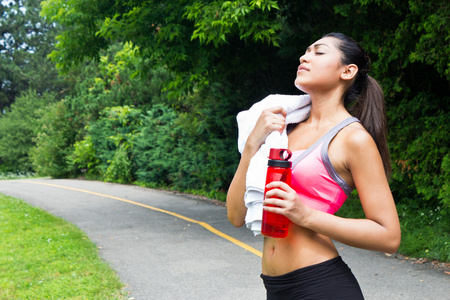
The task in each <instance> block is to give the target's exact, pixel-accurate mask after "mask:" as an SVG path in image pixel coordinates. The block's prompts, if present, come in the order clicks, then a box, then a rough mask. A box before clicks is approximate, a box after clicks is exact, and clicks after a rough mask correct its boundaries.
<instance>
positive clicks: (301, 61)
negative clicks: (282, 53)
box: [299, 53, 308, 64]
mask: <svg viewBox="0 0 450 300" xmlns="http://www.w3.org/2000/svg"><path fill="white" fill-rule="evenodd" d="M299 60H300V63H301V64H302V63H304V62H307V61H308V55H307V53H305V54H303V55H302V56H300V59H299Z"/></svg>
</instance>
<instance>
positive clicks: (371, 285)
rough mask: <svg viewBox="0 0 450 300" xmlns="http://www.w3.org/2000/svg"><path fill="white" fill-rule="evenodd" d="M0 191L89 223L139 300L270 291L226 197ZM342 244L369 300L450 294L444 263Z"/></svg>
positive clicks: (98, 188)
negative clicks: (441, 265)
mask: <svg viewBox="0 0 450 300" xmlns="http://www.w3.org/2000/svg"><path fill="white" fill-rule="evenodd" d="M0 193H3V194H6V195H9V196H13V197H16V198H19V199H23V200H25V201H26V202H28V203H30V204H32V205H35V206H38V207H41V208H43V209H45V210H47V211H49V212H50V213H52V214H53V215H56V216H59V217H62V218H64V219H66V220H67V221H69V222H71V223H73V224H75V225H77V226H78V227H79V228H81V229H82V230H84V231H85V232H86V233H87V235H88V236H89V237H90V238H91V240H92V241H93V242H94V243H96V244H97V246H98V247H99V249H100V255H101V256H102V257H103V258H104V259H105V260H106V261H108V262H109V263H110V264H111V265H112V267H113V268H114V269H115V270H116V271H117V272H118V274H119V276H120V278H121V279H122V281H123V282H124V283H125V284H126V285H127V289H128V290H129V291H130V292H131V294H130V295H131V297H133V298H134V299H136V300H148V299H158V300H160V299H170V300H171V299H226V300H228V299H232V300H234V299H243V300H251V299H265V291H264V287H263V284H262V281H261V279H260V278H259V275H260V272H261V265H260V257H259V256H258V254H259V253H260V252H259V251H261V249H262V240H261V238H255V237H253V235H252V234H251V233H250V232H249V230H247V229H245V228H234V227H233V226H232V225H231V224H230V223H229V222H228V220H227V218H226V210H225V207H224V206H223V205H220V204H215V203H212V202H210V201H206V200H202V199H199V198H195V197H191V196H185V195H176V194H173V193H169V192H164V191H155V190H152V189H146V188H141V187H137V186H129V185H118V184H110V183H103V182H95V181H83V180H50V179H32V180H9V181H0ZM336 244H337V247H338V249H340V253H341V255H342V257H343V258H344V260H345V261H346V262H347V264H348V265H349V266H350V268H351V269H352V270H353V272H354V273H355V275H356V277H357V278H358V280H359V283H360V285H361V288H362V290H363V292H364V295H365V297H366V299H368V300H372V299H373V300H384V299H389V300H393V299H394V300H395V299H420V300H425V299H430V300H436V299H444V300H447V299H450V276H449V275H447V274H446V273H444V272H443V270H439V269H436V268H433V267H432V266H431V265H430V264H413V263H411V261H410V260H402V259H397V258H395V256H391V257H388V256H386V255H385V254H383V253H377V252H371V251H365V250H359V249H354V248H352V247H349V246H345V245H342V244H339V243H336Z"/></svg>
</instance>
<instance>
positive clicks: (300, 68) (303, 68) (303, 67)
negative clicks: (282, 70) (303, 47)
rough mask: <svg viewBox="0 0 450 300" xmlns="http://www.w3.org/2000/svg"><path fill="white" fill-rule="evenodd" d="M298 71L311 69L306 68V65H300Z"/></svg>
mask: <svg viewBox="0 0 450 300" xmlns="http://www.w3.org/2000/svg"><path fill="white" fill-rule="evenodd" d="M297 71H298V72H300V71H309V69H308V68H306V67H305V66H302V65H300V66H298V69H297Z"/></svg>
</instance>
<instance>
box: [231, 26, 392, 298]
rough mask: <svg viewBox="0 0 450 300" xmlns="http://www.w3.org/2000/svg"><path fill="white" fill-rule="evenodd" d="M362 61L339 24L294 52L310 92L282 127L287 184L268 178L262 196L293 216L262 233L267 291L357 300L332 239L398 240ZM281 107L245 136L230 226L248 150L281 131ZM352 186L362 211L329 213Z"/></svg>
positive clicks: (382, 139)
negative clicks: (306, 108)
mask: <svg viewBox="0 0 450 300" xmlns="http://www.w3.org/2000/svg"><path fill="white" fill-rule="evenodd" d="M368 70H369V58H368V57H367V55H366V53H365V51H364V50H363V49H362V48H361V47H360V46H359V45H358V44H357V43H356V42H355V41H354V40H352V39H350V38H348V37H347V36H345V35H343V34H339V33H331V34H328V35H326V36H324V37H323V38H321V39H320V40H318V41H316V42H315V43H314V44H312V45H311V46H309V47H308V48H307V50H306V52H305V54H304V55H302V56H301V57H300V66H299V67H298V70H297V77H296V79H295V85H296V87H297V88H299V89H300V90H301V91H303V92H305V93H307V94H309V95H310V97H311V112H310V116H309V118H308V119H306V120H305V121H303V122H301V123H299V124H297V125H296V126H295V127H294V128H293V129H292V130H290V132H289V134H288V137H289V149H290V150H291V151H292V153H293V157H292V158H291V160H292V161H293V162H294V163H293V166H292V172H293V180H292V184H291V187H290V186H288V185H287V184H285V183H283V182H273V183H270V184H269V186H268V188H273V189H272V190H271V191H269V192H267V194H266V199H264V205H265V206H264V209H265V210H267V211H270V212H274V213H278V214H281V215H284V216H286V217H288V218H289V219H290V220H291V221H292V222H291V226H290V229H289V234H288V236H287V237H286V238H282V239H279V238H268V237H265V238H264V246H263V257H262V275H261V277H262V278H263V281H264V284H265V286H266V289H267V299H283V300H287V299H347V300H348V299H363V295H362V292H361V290H360V288H359V285H358V282H357V281H356V279H355V277H354V276H353V274H352V273H351V271H350V269H349V268H348V267H347V265H346V264H345V263H344V262H343V261H342V259H341V257H340V256H339V254H338V251H337V250H336V248H335V246H334V245H333V242H332V239H333V240H336V241H339V242H342V243H345V244H347V245H350V246H353V247H358V248H363V249H369V250H375V251H382V252H389V253H393V252H395V251H397V249H398V246H399V244H400V225H399V221H398V216H397V211H396V208H395V204H394V200H393V197H392V194H391V191H390V188H389V185H388V180H387V177H388V174H389V172H390V162H389V153H388V148H387V142H386V122H385V112H384V99H383V93H382V90H381V88H380V86H379V85H378V84H377V82H376V81H375V80H374V79H373V78H372V77H370V76H369V75H368ZM285 116H286V112H285V111H284V110H283V109H282V108H281V107H273V108H270V109H266V110H264V111H263V112H262V114H261V116H260V117H259V119H258V121H257V123H256V126H255V128H254V129H253V131H252V132H251V134H250V135H249V137H248V139H247V143H246V145H245V148H244V150H243V152H242V156H241V160H240V163H239V166H238V169H237V171H236V174H235V176H234V178H233V181H232V183H231V185H230V188H229V191H228V195H227V208H228V218H229V220H230V222H231V223H232V224H233V225H235V226H237V227H240V226H242V225H243V224H244V219H245V214H246V207H245V204H244V194H245V189H246V187H245V178H246V173H247V169H248V165H249V162H250V159H251V158H252V157H253V155H254V154H255V153H256V152H257V150H258V149H259V147H260V146H261V145H262V143H264V140H265V138H266V137H267V136H268V134H269V133H271V132H272V131H275V130H283V128H284V126H285V123H284V121H285ZM355 117H356V118H355ZM355 188H356V189H357V191H358V194H359V198H360V201H361V204H362V208H363V209H364V212H365V216H366V219H346V218H340V217H337V216H335V215H333V213H334V212H335V211H336V210H337V209H339V207H340V205H342V203H343V201H344V200H345V199H346V198H347V196H348V194H349V193H350V192H351V191H352V190H353V189H355ZM275 197H279V198H281V199H277V198H275ZM269 204H272V205H275V206H276V207H269V206H267V205H269Z"/></svg>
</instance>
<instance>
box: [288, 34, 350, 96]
mask: <svg viewBox="0 0 450 300" xmlns="http://www.w3.org/2000/svg"><path fill="white" fill-rule="evenodd" d="M338 41H339V40H338V39H336V38H333V37H325V38H322V39H320V40H318V41H317V42H315V43H314V44H312V45H311V46H309V47H308V48H307V49H306V52H305V54H304V55H302V56H301V57H300V66H299V67H298V69H297V78H296V79H295V86H296V87H297V88H298V89H300V90H301V91H303V92H305V93H308V94H311V93H312V92H314V91H327V90H330V89H332V88H334V87H336V85H337V84H339V83H340V76H341V73H342V72H343V71H344V69H345V66H343V65H342V64H341V52H340V51H339V50H338V48H337V43H338Z"/></svg>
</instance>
